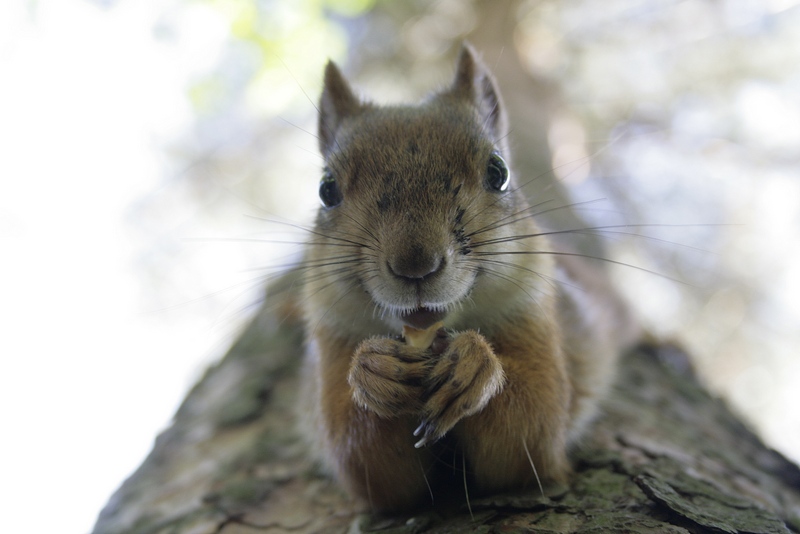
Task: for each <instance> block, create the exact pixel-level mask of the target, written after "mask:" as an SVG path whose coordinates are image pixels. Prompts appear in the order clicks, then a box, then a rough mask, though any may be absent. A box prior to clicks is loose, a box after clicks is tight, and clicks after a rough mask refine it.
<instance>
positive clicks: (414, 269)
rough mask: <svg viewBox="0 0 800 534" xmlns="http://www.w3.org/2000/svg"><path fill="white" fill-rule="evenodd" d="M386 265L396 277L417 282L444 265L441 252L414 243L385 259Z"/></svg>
mask: <svg viewBox="0 0 800 534" xmlns="http://www.w3.org/2000/svg"><path fill="white" fill-rule="evenodd" d="M387 265H388V267H389V272H391V273H392V274H393V275H394V276H396V277H397V278H403V279H406V280H409V281H412V282H419V281H421V280H422V279H423V278H426V277H428V276H430V275H432V274H435V273H436V272H438V271H439V270H440V269H441V268H442V267H443V266H444V261H443V258H442V255H441V254H438V253H436V252H431V251H426V250H424V249H423V248H422V247H421V246H418V245H416V246H412V247H410V248H409V249H408V250H406V251H404V252H402V253H399V254H395V255H393V256H391V257H390V258H389V259H388V260H387Z"/></svg>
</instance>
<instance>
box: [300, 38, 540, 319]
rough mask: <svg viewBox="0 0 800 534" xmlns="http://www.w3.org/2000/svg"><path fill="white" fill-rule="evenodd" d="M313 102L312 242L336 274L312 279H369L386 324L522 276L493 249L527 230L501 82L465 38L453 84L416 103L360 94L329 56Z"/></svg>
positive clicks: (435, 314)
mask: <svg viewBox="0 0 800 534" xmlns="http://www.w3.org/2000/svg"><path fill="white" fill-rule="evenodd" d="M319 112H320V113H319V146H320V150H321V152H322V155H323V157H324V159H325V168H324V170H323V176H322V181H321V183H320V189H319V194H320V200H321V202H322V207H321V208H320V212H319V215H318V218H317V226H316V230H315V234H316V235H315V239H314V240H313V241H314V245H312V248H313V249H314V251H315V252H314V256H316V258H315V261H316V262H318V263H319V264H320V265H322V264H325V263H326V262H329V263H330V265H331V267H328V271H329V272H331V273H335V275H334V276H338V277H339V278H340V280H339V281H338V282H330V284H332V285H331V286H325V285H324V284H323V283H322V282H320V283H319V286H320V287H321V288H322V287H325V288H328V287H336V286H337V284H338V287H339V288H340V289H341V291H344V290H347V291H348V292H349V295H354V294H360V295H362V296H363V294H364V292H363V291H359V290H366V293H368V294H369V297H370V299H371V300H372V303H373V304H374V305H375V309H377V310H378V311H379V312H380V314H381V315H382V316H383V317H384V319H388V320H389V321H390V322H392V323H393V324H394V326H397V325H398V324H400V323H401V322H402V323H407V324H410V325H412V326H416V327H420V328H421V327H426V326H428V325H429V324H432V323H433V322H435V321H436V320H440V319H442V318H443V317H444V316H445V315H446V314H447V313H449V312H451V311H453V310H458V309H460V308H462V307H463V306H464V304H465V302H474V301H475V294H476V292H478V291H479V290H480V289H483V290H484V291H487V292H492V291H496V289H497V287H498V284H500V285H502V283H505V286H508V285H509V281H512V282H511V283H513V280H514V279H516V278H518V277H519V275H520V273H519V272H514V268H513V267H509V265H510V264H511V263H512V262H514V261H516V260H515V259H514V258H511V257H509V256H496V251H498V250H499V249H500V248H503V249H504V250H513V249H514V248H515V247H516V246H518V245H517V244H516V243H514V241H515V240H514V239H509V238H511V237H512V236H514V235H519V234H521V233H525V232H529V229H528V228H529V227H528V226H526V224H528V223H527V222H523V221H527V220H528V218H527V217H526V215H527V214H526V213H523V214H522V215H520V213H522V212H523V211H524V210H525V209H526V207H527V206H526V204H525V200H524V199H523V198H522V196H521V194H519V193H518V192H517V190H516V188H515V187H514V186H513V185H512V184H511V182H512V181H513V177H512V176H511V172H510V169H509V166H508V165H507V163H506V161H507V160H508V159H509V158H508V153H507V143H506V135H507V128H508V127H507V122H506V117H505V111H504V109H503V105H502V101H501V98H500V94H499V92H498V90H497V88H496V86H495V82H494V80H493V78H492V76H491V74H490V73H489V71H488V70H487V69H486V68H485V67H484V65H483V64H482V63H481V62H480V61H479V60H478V59H477V58H476V57H475V54H474V52H473V51H472V49H471V48H470V47H469V46H468V45H464V47H463V48H462V50H461V54H460V56H459V59H458V64H457V68H456V74H455V79H454V80H453V82H452V84H451V85H450V86H449V87H448V88H446V89H445V90H444V91H441V92H439V93H436V94H434V95H433V96H432V97H431V98H429V99H428V100H426V101H425V102H423V103H422V104H420V105H418V106H377V105H375V104H372V103H370V102H364V101H362V100H360V99H359V98H358V97H357V96H356V95H355V93H354V92H353V90H352V89H351V87H350V85H349V84H348V82H347V81H346V80H345V79H344V77H343V76H342V74H341V72H340V71H339V69H338V68H337V67H336V65H335V64H334V63H332V62H329V63H328V65H327V67H326V70H325V84H324V89H323V93H322V97H321V100H320V106H319ZM317 238H318V239H317ZM504 240H508V241H510V244H508V245H507V246H505V247H504V246H503V245H502V243H503V242H504ZM322 249H325V250H324V252H323V250H322ZM483 279H485V281H483ZM325 283H328V282H325ZM326 291H332V290H331V289H327V290H326ZM341 291H340V292H341ZM343 294H344V293H342V295H343ZM333 298H338V297H336V295H333V296H331V297H330V299H331V303H332V302H333V300H332V299H333Z"/></svg>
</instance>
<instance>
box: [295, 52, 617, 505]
mask: <svg viewBox="0 0 800 534" xmlns="http://www.w3.org/2000/svg"><path fill="white" fill-rule="evenodd" d="M318 111H319V117H318V137H319V148H320V151H321V153H322V156H323V158H324V162H325V166H324V170H323V172H322V179H321V182H320V187H319V195H320V200H321V203H322V206H321V207H320V209H319V212H318V215H317V218H316V222H315V226H314V228H313V230H312V231H311V234H312V237H311V240H310V242H309V243H308V245H307V250H306V256H305V263H304V264H303V265H304V268H305V269H306V274H305V281H304V289H303V297H302V300H303V302H302V308H303V315H304V320H305V325H306V332H307V343H306V355H305V363H304V373H305V375H304V381H303V382H304V386H305V391H304V392H303V394H302V395H301V397H302V402H303V404H304V409H305V410H306V412H307V415H308V417H306V419H305V430H304V432H305V433H306V434H307V435H309V437H310V438H311V439H312V442H313V449H314V450H315V451H316V452H317V454H318V455H319V460H320V461H321V462H322V463H323V464H324V465H325V466H326V467H327V468H328V469H329V470H330V471H331V472H332V474H333V475H334V477H335V478H336V479H337V480H338V481H339V482H340V483H341V485H342V486H344V488H345V489H346V490H347V491H348V492H349V493H350V494H351V495H352V496H353V497H355V498H356V499H357V500H358V501H360V502H362V503H363V504H365V505H367V506H369V507H370V508H371V509H372V510H375V511H383V512H398V511H404V510H411V509H415V508H417V507H420V506H424V505H425V504H426V502H429V501H430V500H431V498H435V497H436V495H437V492H439V491H445V490H446V488H447V487H448V486H449V485H453V484H454V481H453V480H452V478H453V471H454V469H457V470H458V471H459V472H460V474H459V475H458V477H459V478H458V479H457V480H458V482H459V483H460V482H461V480H462V477H463V483H464V485H465V487H464V489H465V490H467V489H468V490H469V491H470V493H469V494H470V495H485V494H491V493H495V492H500V491H505V490H515V489H521V488H525V487H531V488H533V487H535V486H533V484H536V483H538V484H539V487H540V488H541V487H542V482H544V483H548V482H549V483H555V484H564V483H566V482H567V481H568V477H569V473H570V471H571V467H570V463H569V461H568V450H569V448H570V447H571V446H572V445H574V444H575V443H576V442H577V441H578V440H579V438H580V436H581V434H582V433H583V431H584V430H585V428H586V427H587V423H588V422H589V421H591V419H592V418H593V416H594V415H595V413H596V412H597V404H598V401H599V400H600V399H601V398H602V397H603V395H604V393H605V392H606V390H607V389H608V388H609V386H610V384H611V382H612V380H613V376H614V368H615V363H616V360H617V355H618V353H619V352H620V350H621V345H622V343H623V338H626V339H627V338H628V337H630V336H627V335H625V334H623V333H621V330H622V329H621V327H619V323H620V321H621V320H620V319H619V318H620V317H622V316H623V315H624V312H619V309H620V308H621V305H620V304H619V302H618V301H617V300H615V299H614V298H613V297H609V296H608V295H611V294H613V292H612V291H611V290H610V289H609V288H608V287H607V284H606V282H605V281H604V279H602V277H599V278H598V277H594V278H593V276H585V271H586V270H587V269H586V266H585V265H581V264H579V263H577V262H576V261H574V260H580V259H581V258H579V257H578V256H580V255H579V254H570V253H563V252H562V253H559V252H558V251H557V249H555V248H554V245H553V243H552V242H551V241H550V239H549V238H548V236H547V235H546V234H545V233H544V232H542V231H541V230H540V229H539V227H538V226H537V224H536V223H535V222H534V220H533V218H532V217H531V210H532V208H531V207H530V205H529V204H528V202H527V200H526V198H525V197H524V195H523V194H522V192H521V191H520V188H519V186H520V185H521V184H520V183H518V182H519V179H518V177H517V176H516V175H515V174H514V173H513V172H512V171H511V167H510V165H509V164H508V163H507V162H508V161H509V160H510V155H509V150H508V146H507V145H508V143H507V134H508V132H509V126H508V121H507V117H506V114H505V109H504V107H503V102H502V100H501V96H500V93H499V91H498V88H497V85H496V82H495V80H494V78H493V77H492V75H491V74H490V72H489V70H488V69H487V68H486V67H485V65H484V64H483V62H482V61H481V60H480V59H479V58H478V57H477V55H476V53H475V51H474V50H473V49H472V47H471V46H470V45H469V44H466V43H465V44H464V45H463V46H462V48H461V51H460V54H459V57H458V60H457V66H456V72H455V77H454V80H453V82H452V83H451V85H450V86H449V87H447V88H446V89H444V90H443V91H440V92H438V93H435V94H434V95H432V96H431V97H429V98H428V99H427V100H425V101H424V102H422V103H421V104H419V105H399V106H379V105H376V104H373V103H371V102H369V101H365V100H361V99H360V98H359V97H358V96H357V95H356V93H355V92H354V91H353V89H352V88H351V86H350V85H349V83H348V81H347V80H346V79H345V78H344V76H343V75H342V73H341V71H340V70H339V68H338V67H337V66H336V64H335V63H333V62H332V61H329V62H328V63H327V66H326V68H325V74H324V88H323V90H322V95H321V98H320V103H319V108H318ZM598 280H600V281H599V282H598ZM439 322H442V323H443V324H444V326H445V327H444V328H442V329H439V330H438V331H437V332H436V335H435V339H434V340H433V342H432V343H431V344H430V346H429V347H418V346H414V345H413V344H409V343H407V342H406V341H407V340H406V339H404V337H403V335H402V331H403V328H404V327H406V328H407V329H408V327H413V328H416V329H428V328H437V327H438V324H439ZM454 458H457V459H456V460H454ZM453 464H456V465H453ZM451 491H452V490H451Z"/></svg>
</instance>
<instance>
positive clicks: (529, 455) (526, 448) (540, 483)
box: [522, 437, 545, 499]
mask: <svg viewBox="0 0 800 534" xmlns="http://www.w3.org/2000/svg"><path fill="white" fill-rule="evenodd" d="M522 447H523V448H524V449H525V454H527V455H528V462H530V464H531V469H533V476H535V477H536V483H537V484H539V491H540V492H541V493H542V499H544V498H545V496H544V488H543V487H542V481H541V480H540V479H539V473H538V472H537V471H536V466H535V465H534V464H533V458H531V451H529V450H528V444H527V443H525V438H524V437H523V438H522Z"/></svg>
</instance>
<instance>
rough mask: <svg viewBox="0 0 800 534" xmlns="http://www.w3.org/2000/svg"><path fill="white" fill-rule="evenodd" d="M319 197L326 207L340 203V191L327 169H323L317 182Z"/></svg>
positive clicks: (332, 206)
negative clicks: (320, 178)
mask: <svg viewBox="0 0 800 534" xmlns="http://www.w3.org/2000/svg"><path fill="white" fill-rule="evenodd" d="M319 199H320V201H321V202H322V205H323V206H325V207H326V208H334V207H336V206H338V205H339V204H341V203H342V192H341V191H340V190H339V186H338V185H337V183H336V178H334V177H333V173H332V172H331V171H330V170H329V169H325V172H324V174H323V175H322V180H321V181H320V183H319Z"/></svg>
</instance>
